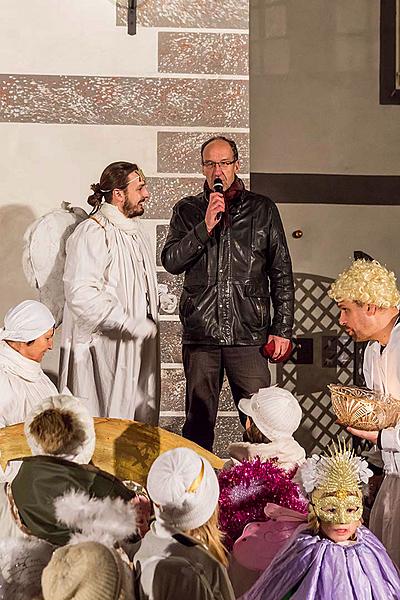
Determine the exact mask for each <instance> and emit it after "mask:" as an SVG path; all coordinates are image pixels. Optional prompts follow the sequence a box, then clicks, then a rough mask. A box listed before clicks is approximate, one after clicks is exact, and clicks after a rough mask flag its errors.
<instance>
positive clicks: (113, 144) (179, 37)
mask: <svg viewBox="0 0 400 600" xmlns="http://www.w3.org/2000/svg"><path fill="white" fill-rule="evenodd" d="M138 4H139V7H138V31H137V35H136V36H134V37H130V36H128V35H127V32H126V9H125V8H124V7H123V0H119V1H118V3H115V2H112V1H111V0H85V3H84V5H82V2H81V0H70V2H68V4H65V3H63V2H62V1H61V0H40V1H39V3H37V4H36V6H35V7H33V6H31V5H27V6H22V3H16V2H15V0H4V6H3V7H2V11H3V16H4V19H2V20H1V22H0V56H1V59H0V100H1V101H0V135H1V139H2V145H1V148H0V155H1V161H0V165H2V166H1V167H0V170H1V173H0V176H1V179H2V194H1V196H0V259H1V263H2V265H3V266H4V265H5V264H6V265H7V269H6V270H2V271H1V272H0V285H1V288H2V292H3V293H2V297H1V298H0V318H1V317H2V316H3V315H4V313H5V311H6V310H7V308H8V307H9V306H10V305H11V304H14V303H16V302H18V301H20V300H22V299H24V298H26V297H35V292H34V291H33V290H30V289H29V288H28V287H27V284H26V283H25V281H24V278H23V275H22V270H21V265H20V261H21V253H22V241H21V239H22V234H23V231H24V230H25V228H26V226H27V225H28V224H29V223H30V222H32V220H33V219H35V218H36V217H37V216H39V215H41V214H44V213H46V212H48V211H50V210H52V209H54V208H57V207H58V206H59V205H60V203H61V201H63V200H65V201H69V202H71V203H72V204H74V205H80V206H83V207H85V200H86V197H87V195H88V193H89V191H90V190H89V187H90V184H91V183H92V182H93V181H98V179H99V176H100V173H101V171H102V170H103V168H104V167H105V166H106V165H107V164H108V163H109V162H112V161H114V160H120V159H122V160H132V161H133V162H138V163H139V164H140V165H141V166H142V167H143V169H144V171H145V173H146V175H147V176H148V181H149V188H150V191H151V198H150V200H149V202H148V204H147V210H146V214H145V217H146V225H147V226H148V230H149V232H150V234H151V236H152V240H153V246H154V252H155V254H156V257H157V271H158V279H159V281H160V282H162V283H166V284H167V285H168V287H169V290H170V291H171V292H173V293H176V294H177V296H178V297H179V295H180V291H181V285H182V278H181V277H173V276H171V275H169V274H168V273H166V272H165V271H164V270H163V268H162V266H161V264H160V262H159V253H160V249H161V247H162V243H163V240H164V239H165V234H166V230H167V225H168V222H169V219H170V216H171V211H172V207H173V205H174V204H175V202H177V201H178V200H179V199H180V198H181V197H182V196H184V195H188V194H191V193H197V192H198V191H200V190H201V188H202V185H203V177H202V175H201V171H200V161H199V148H200V145H201V143H202V142H203V141H204V140H205V139H207V138H208V137H210V136H212V135H214V134H216V133H225V134H227V135H230V136H232V137H234V138H235V139H236V141H237V143H238V146H239V151H240V155H241V159H242V175H243V176H244V179H245V180H246V183H248V172H249V130H248V126H249V114H248V113H249V108H248V107H249V97H248V95H249V90H248V8H249V7H248V0H219V1H218V2H216V1H210V2H205V1H203V2H202V1H199V0H195V1H192V0H169V1H166V0H139V2H138ZM16 32H17V33H18V35H16ZM17 182H18V183H17ZM16 183H17V185H16ZM86 207H87V205H86ZM10 223H11V224H12V226H11V227H10ZM10 247H13V248H14V252H13V253H12V254H11V253H10V252H9V248H10ZM161 319H162V321H161V352H162V356H161V360H162V406H161V409H162V413H161V425H163V426H166V427H168V428H170V429H172V430H174V431H180V427H181V426H182V422H183V415H184V412H183V411H184V387H185V386H184V376H183V369H182V363H181V343H180V323H179V318H178V315H177V311H176V312H175V314H173V315H167V314H161ZM57 362H58V356H57V352H53V354H52V355H48V357H46V363H45V366H46V367H47V369H48V370H49V371H50V372H52V373H54V374H55V373H56V371H57ZM234 437H236V438H238V437H240V427H239V424H238V419H237V416H236V412H235V410H234V406H233V404H232V400H231V397H230V392H229V388H228V387H227V385H226V383H224V388H223V392H222V397H221V404H220V414H219V418H218V424H217V438H216V447H215V449H216V451H217V452H222V451H223V450H224V448H225V447H226V444H227V443H228V441H229V440H231V439H233V438H234Z"/></svg>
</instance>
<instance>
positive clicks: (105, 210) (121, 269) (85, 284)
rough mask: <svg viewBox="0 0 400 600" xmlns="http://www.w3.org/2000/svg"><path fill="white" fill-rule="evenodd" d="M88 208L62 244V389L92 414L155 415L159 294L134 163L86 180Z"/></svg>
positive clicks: (142, 187) (145, 418)
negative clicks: (83, 402) (92, 180)
mask: <svg viewBox="0 0 400 600" xmlns="http://www.w3.org/2000/svg"><path fill="white" fill-rule="evenodd" d="M92 189H93V192H94V193H93V195H92V196H89V198H88V202H89V204H91V205H92V206H93V207H94V210H93V211H92V215H91V216H90V217H89V218H88V219H86V220H85V221H84V222H83V223H81V224H79V225H78V226H77V227H76V229H75V231H74V232H73V234H72V235H71V236H70V237H69V239H68V241H67V245H66V263H65V271H64V291H65V307H64V318H63V326H62V339H61V356H60V389H63V387H64V386H68V388H69V389H70V390H71V392H72V393H73V394H74V395H77V396H80V397H83V398H87V399H89V401H90V410H91V413H92V415H93V416H96V415H98V416H104V417H119V418H128V419H135V420H137V421H142V422H145V423H149V424H153V425H156V424H157V423H158V417H159V384H160V378H159V369H160V361H159V340H158V336H157V321H158V294H157V281H156V272H155V265H154V261H153V256H152V252H151V249H150V245H149V242H148V239H147V236H146V234H145V232H144V230H143V224H142V223H141V221H140V219H139V216H140V215H142V214H143V212H144V208H143V204H144V202H145V201H146V200H147V199H148V198H149V192H148V190H147V187H146V181H145V178H144V175H143V173H142V171H140V170H139V169H138V167H137V165H135V164H133V163H127V162H117V163H112V164H111V165H109V166H108V167H107V168H106V169H105V170H104V172H103V173H102V176H101V178H100V183H97V184H94V185H92Z"/></svg>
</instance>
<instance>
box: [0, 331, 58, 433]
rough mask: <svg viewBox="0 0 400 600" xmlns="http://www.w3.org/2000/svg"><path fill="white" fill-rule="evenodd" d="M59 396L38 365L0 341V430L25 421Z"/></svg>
mask: <svg viewBox="0 0 400 600" xmlns="http://www.w3.org/2000/svg"><path fill="white" fill-rule="evenodd" d="M54 394H58V391H57V388H56V386H55V385H54V384H53V383H52V382H51V381H50V379H49V378H48V377H47V375H46V374H45V373H44V372H43V370H42V368H41V366H40V363H38V362H36V361H34V360H30V359H29V358H25V357H24V356H22V354H20V353H19V352H17V351H16V350H14V348H11V346H9V345H8V344H7V343H6V342H4V341H0V427H6V426H7V425H14V424H15V423H22V422H23V421H25V417H26V416H27V414H28V413H29V412H30V411H31V410H32V409H33V408H35V406H37V405H38V404H40V403H41V402H42V401H43V400H44V399H45V398H48V397H49V396H54Z"/></svg>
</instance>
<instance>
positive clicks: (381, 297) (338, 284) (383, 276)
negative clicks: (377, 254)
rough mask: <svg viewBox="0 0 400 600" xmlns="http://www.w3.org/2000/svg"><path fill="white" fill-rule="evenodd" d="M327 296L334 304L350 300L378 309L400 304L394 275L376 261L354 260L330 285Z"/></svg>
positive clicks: (399, 294) (399, 295)
mask: <svg viewBox="0 0 400 600" xmlns="http://www.w3.org/2000/svg"><path fill="white" fill-rule="evenodd" d="M328 295H329V297H330V298H333V300H335V302H342V301H344V300H350V301H353V302H357V303H358V304H375V306H378V307H379V308H390V307H395V306H397V305H398V304H400V292H399V290H398V289H397V284H396V277H395V275H394V273H393V272H392V271H388V269H386V267H384V266H383V265H381V264H380V263H379V262H378V261H377V260H373V261H372V262H371V261H368V260H364V259H358V260H355V261H354V262H353V263H352V264H351V265H350V267H349V268H348V269H346V271H343V273H341V274H340V275H339V277H338V278H337V279H336V281H335V282H334V283H332V285H331V287H330V289H329V291H328Z"/></svg>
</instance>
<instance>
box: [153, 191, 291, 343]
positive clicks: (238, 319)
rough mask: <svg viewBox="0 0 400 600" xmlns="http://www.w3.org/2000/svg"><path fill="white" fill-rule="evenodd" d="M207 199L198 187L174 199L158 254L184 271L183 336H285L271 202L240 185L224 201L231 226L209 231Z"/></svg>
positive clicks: (286, 266)
mask: <svg viewBox="0 0 400 600" xmlns="http://www.w3.org/2000/svg"><path fill="white" fill-rule="evenodd" d="M207 204H208V198H207V195H206V193H205V192H203V193H201V194H198V195H197V196H189V197H187V198H183V199H182V200H180V201H179V202H178V203H177V204H176V205H175V206H174V209H173V215H172V219H171V222H170V227H169V232H168V237H167V240H166V242H165V246H164V248H163V251H162V254H161V261H162V264H163V265H164V267H165V269H166V270H167V271H168V272H169V273H173V274H179V273H185V280H184V285H183V292H182V295H181V299H180V305H179V314H180V319H181V322H182V325H183V339H182V341H183V343H184V344H215V345H219V346H220V345H254V346H255V345H260V344H264V343H265V342H266V340H267V336H268V334H269V333H271V334H274V335H279V336H281V337H286V338H289V337H290V336H291V334H292V326H293V312H294V288H293V276H292V265H291V260H290V255H289V250H288V247H287V244H286V238H285V233H284V231H283V226H282V222H281V219H280V216H279V213H278V209H277V208H276V206H275V204H274V203H273V202H272V200H270V199H269V198H266V197H265V196H260V195H258V194H254V193H252V192H250V191H248V190H243V191H242V192H241V193H240V194H239V195H238V196H237V197H236V198H235V199H234V200H232V201H231V202H230V203H229V209H228V212H229V220H230V225H229V226H227V227H224V226H220V225H217V227H216V228H215V229H214V232H213V235H212V236H209V235H208V233H207V229H206V225H205V221H204V218H205V214H206V210H207ZM270 297H271V300H272V305H273V308H274V315H273V320H272V324H271V322H270Z"/></svg>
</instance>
